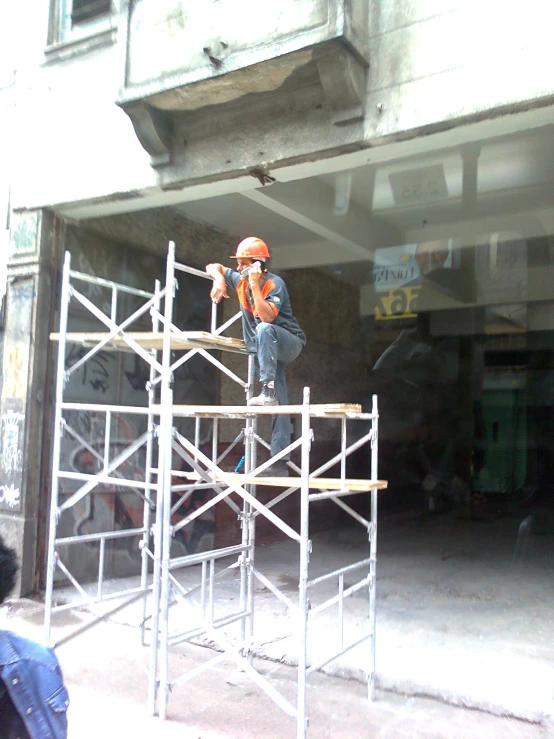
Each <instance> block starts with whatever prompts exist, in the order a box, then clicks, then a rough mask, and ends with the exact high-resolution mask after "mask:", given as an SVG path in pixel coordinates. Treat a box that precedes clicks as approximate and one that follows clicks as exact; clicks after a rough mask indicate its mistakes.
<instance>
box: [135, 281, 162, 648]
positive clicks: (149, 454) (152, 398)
mask: <svg viewBox="0 0 554 739" xmlns="http://www.w3.org/2000/svg"><path fill="white" fill-rule="evenodd" d="M160 288H161V284H160V281H159V280H156V281H155V282H154V308H156V309H157V310H159V308H160ZM157 330H158V320H157V318H156V317H155V316H154V315H153V316H152V331H153V333H156V331H157ZM152 357H153V359H155V360H157V359H158V353H157V351H156V350H155V349H152ZM155 374H156V371H155V369H154V367H153V365H150V373H149V383H148V410H149V413H148V421H147V424H148V425H147V428H148V439H147V441H146V460H145V471H144V481H145V482H146V483H147V484H151V483H152V477H153V473H152V461H153V457H154V420H155V418H154V415H153V413H151V412H150V411H151V409H152V405H153V404H154V403H155V402H156V390H155V388H154V384H153V381H154V377H155ZM145 495H146V498H147V500H146V501H145V503H146V504H145V506H144V508H143V512H142V525H143V528H144V534H143V535H142V545H141V550H140V556H141V563H140V586H141V588H142V589H143V590H145V589H146V584H147V582H148V566H149V563H150V558H149V556H148V554H149V549H148V547H149V545H150V535H151V532H150V526H151V523H152V505H153V502H152V492H151V490H150V488H147V489H146V491H145ZM147 607H148V602H147V598H144V599H143V601H142V618H141V621H140V640H141V644H142V645H143V646H146V631H145V624H146V612H147Z"/></svg>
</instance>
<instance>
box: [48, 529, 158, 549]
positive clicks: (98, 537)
mask: <svg viewBox="0 0 554 739" xmlns="http://www.w3.org/2000/svg"><path fill="white" fill-rule="evenodd" d="M143 532H144V529H143V528H142V529H123V530H122V531H100V532H98V533H97V534H79V535H78V536H64V537H63V538H61V539H56V545H57V546H63V545H64V544H84V543H85V542H91V541H102V539H125V538H126V537H128V536H140V535H141V534H142V533H143Z"/></svg>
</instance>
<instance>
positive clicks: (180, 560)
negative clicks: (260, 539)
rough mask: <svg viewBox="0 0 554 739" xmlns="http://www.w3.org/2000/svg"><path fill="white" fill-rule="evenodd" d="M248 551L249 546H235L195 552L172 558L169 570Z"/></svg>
mask: <svg viewBox="0 0 554 739" xmlns="http://www.w3.org/2000/svg"><path fill="white" fill-rule="evenodd" d="M250 551H251V545H249V544H236V545H235V546H231V547H224V548H223V549H211V550H210V551H209V552H196V553H195V554H187V555H185V556H184V557H174V558H173V559H172V560H171V562H170V570H176V569H179V568H181V567H190V566H191V565H197V564H200V562H208V561H210V560H214V561H215V560H216V559H224V558H225V557H232V556H233V555H234V554H241V553H242V552H250Z"/></svg>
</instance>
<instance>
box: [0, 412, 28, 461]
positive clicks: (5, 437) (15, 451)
mask: <svg viewBox="0 0 554 739" xmlns="http://www.w3.org/2000/svg"><path fill="white" fill-rule="evenodd" d="M22 424H23V413H17V412H16V411H6V413H4V415H3V416H2V452H1V456H0V460H1V466H2V471H3V472H4V473H6V474H10V473H12V472H19V471H20V470H21V449H20V446H19V430H20V427H21V425H22Z"/></svg>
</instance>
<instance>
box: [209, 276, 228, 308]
mask: <svg viewBox="0 0 554 739" xmlns="http://www.w3.org/2000/svg"><path fill="white" fill-rule="evenodd" d="M228 297H229V296H228V295H227V285H226V284H225V280H224V279H223V277H220V278H219V279H216V280H214V285H213V287H212V289H211V291H210V298H211V299H212V302H214V303H219V301H220V300H221V298H228Z"/></svg>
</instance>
